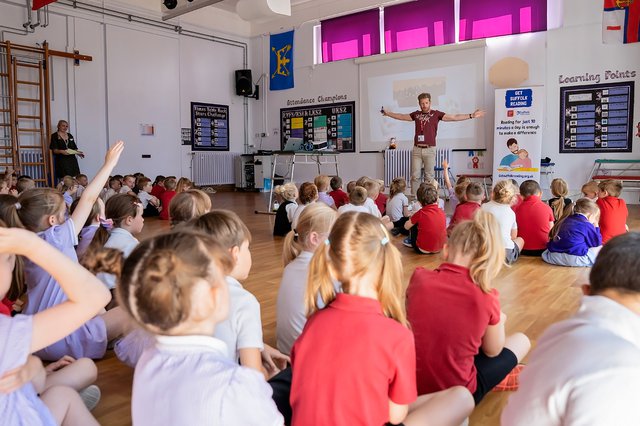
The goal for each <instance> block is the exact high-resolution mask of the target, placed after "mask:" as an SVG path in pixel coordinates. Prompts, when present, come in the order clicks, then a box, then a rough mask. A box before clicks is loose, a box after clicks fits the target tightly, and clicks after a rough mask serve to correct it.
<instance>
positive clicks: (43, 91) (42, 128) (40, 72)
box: [0, 42, 54, 186]
mask: <svg viewBox="0 0 640 426" xmlns="http://www.w3.org/2000/svg"><path fill="white" fill-rule="evenodd" d="M47 51H48V46H47V44H46V43H45V44H44V47H43V48H32V47H23V46H16V45H11V43H10V42H5V43H0V54H1V57H0V69H1V70H3V71H2V73H3V74H2V75H1V77H2V78H3V80H2V84H1V87H2V94H1V96H2V98H1V99H2V100H3V101H4V102H3V106H2V111H3V113H4V115H3V118H2V121H0V138H2V139H0V147H1V148H2V152H0V155H2V154H4V156H3V157H0V160H5V161H4V162H3V163H1V164H3V165H4V166H5V167H6V166H12V167H13V168H15V169H19V170H20V171H19V174H21V175H28V176H31V177H32V178H33V180H34V181H35V182H36V185H37V186H53V183H54V182H53V176H52V169H53V167H52V161H51V154H50V152H49V133H50V126H49V123H50V119H49V102H48V96H47V95H48V90H49V80H48V73H47ZM7 110H8V111H7ZM7 119H8V120H7ZM3 129H5V131H4V132H3V131H2V130H3ZM9 151H11V152H9Z"/></svg>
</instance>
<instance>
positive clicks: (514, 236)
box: [481, 180, 524, 265]
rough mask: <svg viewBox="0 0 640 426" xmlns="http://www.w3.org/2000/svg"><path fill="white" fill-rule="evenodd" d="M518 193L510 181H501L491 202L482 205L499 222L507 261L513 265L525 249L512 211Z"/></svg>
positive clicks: (494, 189) (495, 187) (495, 188)
mask: <svg viewBox="0 0 640 426" xmlns="http://www.w3.org/2000/svg"><path fill="white" fill-rule="evenodd" d="M516 193H517V187H516V186H514V185H513V183H512V182H511V181H509V180H501V181H499V182H498V183H496V184H495V186H494V187H493V191H491V201H489V202H488V203H485V204H483V205H482V207H481V209H482V210H483V211H486V212H489V213H491V214H492V215H493V217H494V218H495V219H496V220H497V221H498V225H499V226H500V236H501V237H502V243H503V244H504V249H505V256H506V257H505V260H506V262H507V263H508V264H509V265H511V264H512V263H514V262H515V261H516V260H518V257H520V250H522V247H524V240H523V239H522V238H521V237H518V223H517V222H516V214H515V213H514V212H513V210H512V209H511V203H512V202H513V199H514V198H515V196H516Z"/></svg>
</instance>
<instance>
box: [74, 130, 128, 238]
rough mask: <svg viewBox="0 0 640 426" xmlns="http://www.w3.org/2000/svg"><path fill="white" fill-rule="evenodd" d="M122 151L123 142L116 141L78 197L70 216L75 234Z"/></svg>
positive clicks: (84, 220) (85, 218)
mask: <svg viewBox="0 0 640 426" xmlns="http://www.w3.org/2000/svg"><path fill="white" fill-rule="evenodd" d="M123 149H124V142H122V141H118V142H116V143H115V145H113V146H112V147H111V148H109V151H107V155H106V157H105V160H104V164H103V165H102V167H101V168H100V170H99V171H98V174H96V176H95V177H94V178H93V180H92V181H91V182H89V185H87V187H86V188H85V189H84V191H82V196H81V197H80V201H78V206H77V207H76V209H75V210H74V211H73V214H72V215H71V219H72V220H73V223H74V224H75V226H76V233H79V232H80V230H81V229H82V225H83V224H84V223H85V222H86V221H87V218H88V217H89V214H90V213H91V208H92V207H93V203H95V201H96V199H97V198H98V195H100V191H101V190H102V188H103V187H104V183H105V182H106V180H107V179H109V175H110V174H111V171H113V168H114V167H115V166H116V164H118V160H119V159H120V154H122V151H123Z"/></svg>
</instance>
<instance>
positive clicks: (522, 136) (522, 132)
mask: <svg viewBox="0 0 640 426" xmlns="http://www.w3.org/2000/svg"><path fill="white" fill-rule="evenodd" d="M495 96H496V102H495V105H496V111H495V128H494V138H493V143H494V146H493V181H494V182H497V181H499V180H504V179H515V180H516V181H518V183H522V182H523V181H525V180H527V179H534V180H536V181H539V180H540V158H541V151H542V112H543V111H542V103H543V101H544V88H543V87H528V88H518V89H497V90H496V92H495Z"/></svg>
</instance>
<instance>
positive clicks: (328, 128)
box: [280, 102, 355, 152]
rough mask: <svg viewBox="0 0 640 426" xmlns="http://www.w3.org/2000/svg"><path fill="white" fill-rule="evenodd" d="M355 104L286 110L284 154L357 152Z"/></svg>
mask: <svg viewBox="0 0 640 426" xmlns="http://www.w3.org/2000/svg"><path fill="white" fill-rule="evenodd" d="M354 116H355V102H343V103H335V104H325V105H315V106H305V107H296V108H283V109H281V110H280V134H281V135H282V139H281V141H280V144H281V149H282V150H283V151H320V150H328V151H340V152H354V151H355V119H354Z"/></svg>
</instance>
